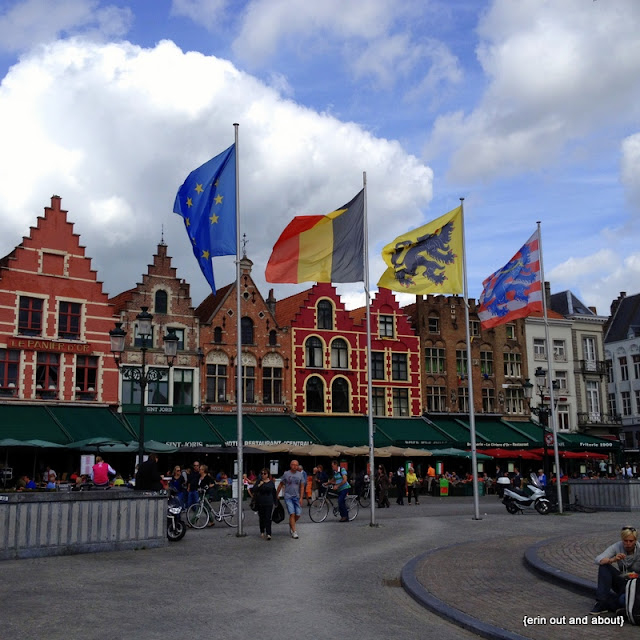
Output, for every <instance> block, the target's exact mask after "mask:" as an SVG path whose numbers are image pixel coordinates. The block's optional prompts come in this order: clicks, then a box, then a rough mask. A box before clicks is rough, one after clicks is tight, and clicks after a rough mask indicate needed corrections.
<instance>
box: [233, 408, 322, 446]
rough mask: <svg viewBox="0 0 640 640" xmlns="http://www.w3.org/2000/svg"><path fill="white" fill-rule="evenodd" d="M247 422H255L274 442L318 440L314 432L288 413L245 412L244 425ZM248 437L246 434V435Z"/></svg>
mask: <svg viewBox="0 0 640 640" xmlns="http://www.w3.org/2000/svg"><path fill="white" fill-rule="evenodd" d="M247 422H251V423H253V424H254V425H255V426H256V427H258V429H260V431H261V432H262V433H264V434H265V435H266V436H267V437H268V438H269V440H271V441H272V442H288V443H291V444H297V445H306V444H313V443H315V442H316V439H315V438H314V436H313V434H311V433H310V432H309V431H305V429H304V427H303V426H302V425H300V424H299V423H298V422H296V421H295V420H294V419H293V418H292V417H291V416H289V415H287V414H282V415H275V416H272V415H268V414H245V415H244V416H243V423H242V424H243V427H244V425H245V424H247ZM245 439H246V436H245Z"/></svg>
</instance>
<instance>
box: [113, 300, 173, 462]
mask: <svg viewBox="0 0 640 640" xmlns="http://www.w3.org/2000/svg"><path fill="white" fill-rule="evenodd" d="M148 308H149V307H142V311H141V312H140V313H139V314H138V315H137V316H136V320H137V322H138V337H139V338H140V352H141V353H142V364H141V365H140V366H139V367H132V366H129V365H127V366H121V365H122V363H121V359H120V358H121V356H122V353H123V351H124V343H125V337H126V335H127V332H126V331H125V330H124V329H123V328H122V322H116V326H115V328H114V329H111V331H109V340H110V341H111V352H112V353H113V359H114V360H115V362H116V366H117V367H118V371H120V372H121V373H122V379H123V380H134V381H135V382H137V383H138V385H139V386H140V425H139V431H138V464H142V462H143V460H144V416H145V407H144V399H145V391H146V388H147V385H148V384H149V383H150V382H158V381H159V380H161V379H162V376H163V375H164V373H165V370H164V369H156V368H153V367H149V368H148V369H147V350H148V349H149V346H148V340H150V339H151V337H152V336H153V323H152V321H153V316H152V315H151V314H150V313H149V312H148ZM178 342H179V338H178V336H177V335H176V332H175V330H174V329H168V332H167V335H166V336H164V354H165V356H166V358H167V364H168V365H169V368H171V367H172V366H173V363H174V360H175V357H176V354H177V352H178Z"/></svg>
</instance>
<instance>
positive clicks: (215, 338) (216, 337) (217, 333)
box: [213, 327, 222, 344]
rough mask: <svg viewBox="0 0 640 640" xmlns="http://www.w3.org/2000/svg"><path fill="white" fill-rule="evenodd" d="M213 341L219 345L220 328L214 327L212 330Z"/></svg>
mask: <svg viewBox="0 0 640 640" xmlns="http://www.w3.org/2000/svg"><path fill="white" fill-rule="evenodd" d="M213 341H214V342H215V343H216V344H220V343H221V342H222V327H216V328H215V329H214V330H213Z"/></svg>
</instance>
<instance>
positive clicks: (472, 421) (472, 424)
mask: <svg viewBox="0 0 640 640" xmlns="http://www.w3.org/2000/svg"><path fill="white" fill-rule="evenodd" d="M460 213H461V218H462V277H463V282H464V287H463V290H464V322H465V327H466V334H467V380H468V381H469V386H468V389H469V431H470V435H471V474H472V475H473V519H474V520H482V518H481V517H480V502H479V499H478V452H477V451H476V414H475V409H474V406H473V371H472V369H471V333H470V331H469V290H468V286H467V248H466V244H465V237H464V198H460Z"/></svg>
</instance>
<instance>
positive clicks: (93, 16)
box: [0, 0, 133, 51]
mask: <svg viewBox="0 0 640 640" xmlns="http://www.w3.org/2000/svg"><path fill="white" fill-rule="evenodd" d="M132 19H133V15H132V12H131V10H130V9H129V8H120V7H116V6H113V5H109V6H106V7H100V6H99V0H56V1H55V2H51V0H24V1H22V0H20V1H17V2H13V4H12V5H11V6H10V7H9V8H7V9H6V11H4V12H3V13H1V14H0V49H4V50H6V51H23V50H27V49H29V48H30V47H31V46H33V45H35V44H40V43H42V42H51V41H53V40H55V39H56V38H57V37H59V36H60V35H63V34H64V35H73V34H78V33H82V34H83V35H84V36H86V37H90V38H100V37H111V36H116V37H119V36H123V35H124V34H126V33H127V32H128V31H129V28H130V26H131V22H132Z"/></svg>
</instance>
